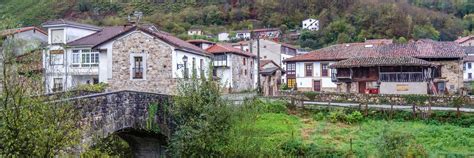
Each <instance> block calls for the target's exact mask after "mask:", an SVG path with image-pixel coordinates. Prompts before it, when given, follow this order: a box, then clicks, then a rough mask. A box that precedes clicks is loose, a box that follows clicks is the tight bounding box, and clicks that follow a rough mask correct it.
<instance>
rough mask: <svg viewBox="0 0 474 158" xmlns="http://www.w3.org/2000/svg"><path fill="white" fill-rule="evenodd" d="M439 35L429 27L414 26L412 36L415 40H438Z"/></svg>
mask: <svg viewBox="0 0 474 158" xmlns="http://www.w3.org/2000/svg"><path fill="white" fill-rule="evenodd" d="M439 35H440V34H439V31H438V30H436V29H435V28H434V27H433V26H431V25H415V27H414V28H413V35H412V36H413V37H414V38H416V39H422V38H429V39H433V40H438V39H439Z"/></svg>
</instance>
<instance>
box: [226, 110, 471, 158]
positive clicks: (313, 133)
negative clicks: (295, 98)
mask: <svg viewBox="0 0 474 158" xmlns="http://www.w3.org/2000/svg"><path fill="white" fill-rule="evenodd" d="M250 111H252V110H249V111H245V112H241V113H242V114H244V115H241V116H239V119H238V120H237V121H236V124H235V125H234V126H233V128H232V130H231V131H232V133H234V134H233V136H231V139H232V141H231V143H230V144H231V145H230V146H229V148H233V149H234V150H235V152H236V153H240V154H237V155H240V156H242V155H244V156H245V155H246V154H242V153H248V154H247V155H248V156H255V154H257V153H258V155H263V156H275V155H276V156H282V155H283V156H285V152H284V151H282V149H281V145H282V144H283V143H285V142H287V141H289V140H301V141H302V142H303V143H304V144H305V146H306V147H309V146H311V144H312V145H315V146H317V147H318V148H331V149H335V151H338V152H341V153H349V152H350V150H351V143H350V142H351V140H352V153H354V155H355V156H362V157H367V156H369V157H373V156H377V154H376V153H377V152H378V149H377V147H378V144H377V141H378V140H379V138H380V135H381V134H382V132H383V131H384V130H387V129H388V130H398V131H403V132H405V133H408V134H410V135H412V136H413V137H414V139H415V142H416V143H417V144H421V145H422V146H423V148H424V149H425V151H426V152H427V153H428V154H429V156H439V155H453V154H454V155H474V126H471V127H470V128H464V127H461V126H456V125H452V124H448V123H441V124H429V123H426V122H423V121H420V120H418V121H406V120H403V121H402V120H400V121H387V120H384V119H370V118H365V119H364V120H363V121H362V122H360V123H354V124H347V123H342V122H335V123H332V122H330V121H328V120H327V119H322V120H320V119H313V118H312V116H311V114H310V112H304V111H296V112H295V111H293V112H290V113H291V114H288V113H271V112H268V111H266V112H262V111H259V112H250ZM244 144H245V145H244Z"/></svg>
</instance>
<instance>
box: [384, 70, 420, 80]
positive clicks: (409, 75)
mask: <svg viewBox="0 0 474 158" xmlns="http://www.w3.org/2000/svg"><path fill="white" fill-rule="evenodd" d="M379 75H380V76H379V80H380V81H381V82H424V81H427V78H426V77H425V75H424V74H423V72H380V73H379Z"/></svg>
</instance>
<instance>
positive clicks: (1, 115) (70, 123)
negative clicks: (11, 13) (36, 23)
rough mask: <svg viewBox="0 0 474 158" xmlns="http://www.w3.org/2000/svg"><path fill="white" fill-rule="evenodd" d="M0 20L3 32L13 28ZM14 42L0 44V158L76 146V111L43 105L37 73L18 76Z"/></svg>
mask: <svg viewBox="0 0 474 158" xmlns="http://www.w3.org/2000/svg"><path fill="white" fill-rule="evenodd" d="M8 23H9V21H0V24H1V25H0V27H2V28H3V29H8V28H11V27H12V26H15V25H10V24H8ZM0 39H3V38H0ZM16 42H17V40H15V39H13V38H7V39H6V40H4V41H3V47H2V50H1V52H2V56H1V63H0V64H1V65H2V66H1V76H0V80H1V82H2V83H1V84H2V85H1V87H2V89H1V94H0V142H1V143H0V156H5V157H53V156H55V155H58V154H60V152H61V151H65V149H66V148H67V147H75V145H78V139H79V137H80V135H79V128H77V126H76V125H77V124H76V122H77V116H79V115H77V111H76V109H75V108H73V107H72V106H71V105H70V104H68V103H66V102H56V103H55V102H47V100H45V99H44V98H43V97H33V96H37V95H39V94H41V93H42V88H41V87H42V85H41V82H40V81H41V74H36V75H34V74H30V75H22V74H21V73H20V72H25V70H24V67H23V66H22V65H21V63H19V62H18V61H17V58H16V56H15V54H14V51H13V50H14V47H13V46H16Z"/></svg>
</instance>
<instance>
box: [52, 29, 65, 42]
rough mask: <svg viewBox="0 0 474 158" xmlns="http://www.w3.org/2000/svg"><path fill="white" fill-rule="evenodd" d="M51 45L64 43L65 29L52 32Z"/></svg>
mask: <svg viewBox="0 0 474 158" xmlns="http://www.w3.org/2000/svg"><path fill="white" fill-rule="evenodd" d="M51 43H52V44H57V43H64V30H63V29H58V30H51Z"/></svg>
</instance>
